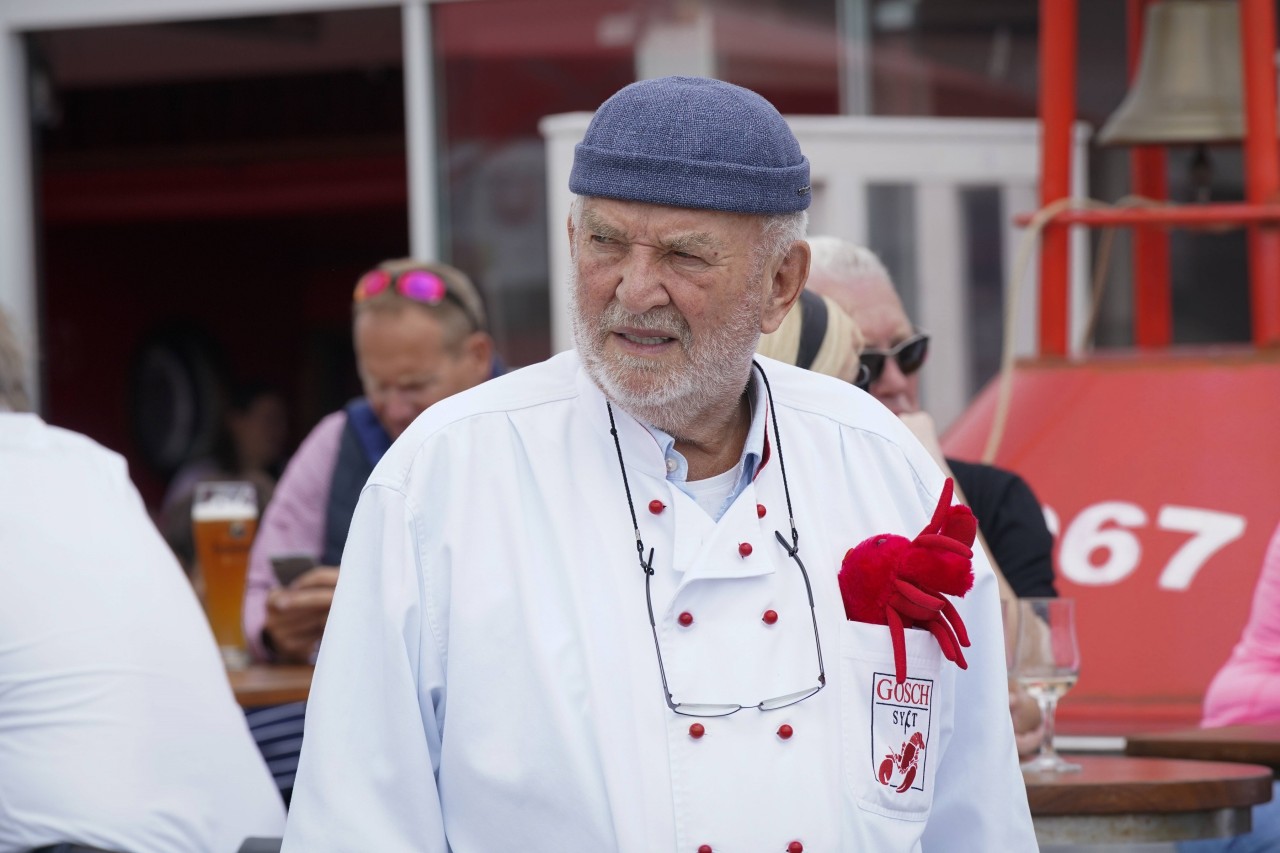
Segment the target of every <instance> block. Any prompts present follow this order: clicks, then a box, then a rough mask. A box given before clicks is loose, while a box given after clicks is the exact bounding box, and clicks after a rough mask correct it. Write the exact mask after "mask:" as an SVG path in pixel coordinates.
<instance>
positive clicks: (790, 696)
mask: <svg viewBox="0 0 1280 853" xmlns="http://www.w3.org/2000/svg"><path fill="white" fill-rule="evenodd" d="M751 366H752V367H753V368H755V369H756V370H758V371H759V372H760V378H761V379H762V380H764V387H765V393H766V394H767V395H768V399H769V412H770V414H771V415H772V416H773V437H774V442H775V443H776V444H777V447H778V468H779V469H780V470H781V472H782V489H783V492H784V493H785V494H786V496H787V517H788V518H789V519H791V544H790V545H788V544H787V540H786V539H785V538H784V537H783V535H782V532H781V531H778V530H775V531H774V535H775V536H777V537H778V543H779V544H780V545H782V547H783V549H784V550H785V551H786V552H787V556H788V557H790V558H791V559H793V560H795V561H796V565H797V566H798V567H799V568H800V576H801V577H802V578H804V589H805V593H806V594H807V595H808V596H809V617H810V619H811V620H812V622H813V646H814V649H816V650H817V654H818V683H817V684H816V685H815V686H813V687H810V688H808V689H806V690H800V691H797V692H795V693H787V694H785V695H782V696H775V697H773V698H771V699H762V700H760V701H759V702H758V703H756V704H755V705H739V704H738V703H736V702H728V703H722V704H712V703H706V702H677V701H676V700H675V697H673V696H672V695H671V688H670V687H669V686H668V684H667V669H666V667H665V666H664V665H663V663H662V644H661V643H659V642H658V625H657V621H656V620H655V619H654V617H653V593H652V591H651V586H652V581H653V573H654V568H653V549H652V548H650V549H649V559H648V560H646V559H645V557H644V540H643V539H641V538H640V525H639V522H637V521H636V507H635V502H634V501H632V499H631V487H630V485H628V483H627V466H626V465H625V464H624V463H623V461H622V444H621V442H620V441H619V440H618V427H617V424H615V423H614V420H613V405H612V404H610V403H609V402H607V401H606V403H605V408H606V409H607V410H608V412H609V427H610V432H611V433H612V434H613V445H614V447H615V448H616V449H617V451H618V467H619V468H621V469H622V488H623V489H624V490H625V491H626V493H627V507H628V508H629V509H630V510H631V523H632V526H633V527H634V529H635V532H636V556H637V558H638V559H639V561H640V568H641V569H643V570H644V598H645V604H646V605H648V608H649V627H650V629H652V631H653V648H654V650H655V651H656V652H657V653H658V675H659V676H661V678H662V693H663V695H664V696H665V697H666V700H667V707H668V708H670V709H671V710H672V711H674V712H675V713H677V714H681V715H683V716H686V717H727V716H729V715H730V714H736V713H737V712H739V711H741V710H742V709H743V708H756V709H758V710H760V711H776V710H778V709H779V708H786V707H788V706H791V705H795V704H796V703H798V702H803V701H804V700H805V699H808V698H809V697H810V696H813V695H814V694H815V693H817V692H818V691H819V690H821V689H822V688H824V687H826V686H827V671H826V668H825V667H824V666H823V664H822V641H821V640H820V639H819V637H818V610H817V608H816V607H815V606H814V603H813V586H812V584H810V583H809V573H808V572H807V571H806V570H805V567H804V563H803V562H802V561H801V560H800V534H799V533H798V532H796V524H795V513H794V512H793V511H792V509H791V488H790V487H789V486H788V485H787V466H786V463H785V462H784V461H783V456H782V438H781V436H779V435H778V413H777V411H776V410H775V409H774V406H773V389H772V388H770V387H769V378H768V377H767V376H765V373H764V369H763V368H761V367H760V365H759V364H758V363H757V362H752V365H751Z"/></svg>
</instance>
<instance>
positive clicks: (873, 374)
mask: <svg viewBox="0 0 1280 853" xmlns="http://www.w3.org/2000/svg"><path fill="white" fill-rule="evenodd" d="M928 353H929V336H928V335H926V334H917V335H912V336H911V337H909V338H907V339H906V340H905V341H903V342H902V343H900V344H898V345H897V346H895V347H893V348H892V349H889V350H871V349H868V350H863V351H862V355H861V359H862V366H863V367H864V368H866V370H865V371H862V372H860V375H859V376H858V379H859V380H860V381H859V382H858V387H859V388H862V389H864V390H865V389H867V388H869V387H871V385H872V384H873V383H875V382H876V381H877V380H878V379H879V378H880V377H881V376H882V375H883V374H884V367H885V359H886V358H892V359H894V360H895V361H897V362H898V369H899V370H901V371H902V373H903V375H904V376H910V375H911V374H913V373H915V372H916V371H917V370H919V369H920V368H921V366H922V365H923V364H924V359H925V356H926V355H928ZM864 379H865V384H863V383H862V381H861V380H864Z"/></svg>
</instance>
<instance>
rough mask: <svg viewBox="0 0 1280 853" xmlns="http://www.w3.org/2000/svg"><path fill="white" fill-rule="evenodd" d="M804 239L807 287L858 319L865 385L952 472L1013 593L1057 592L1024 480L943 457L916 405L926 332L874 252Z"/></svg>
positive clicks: (1044, 535)
mask: <svg viewBox="0 0 1280 853" xmlns="http://www.w3.org/2000/svg"><path fill="white" fill-rule="evenodd" d="M809 245H810V247H811V249H812V252H813V266H812V269H811V271H810V274H809V283H808V284H807V285H806V287H807V288H808V289H809V290H812V291H814V292H815V293H818V294H820V295H822V296H826V297H828V298H830V299H832V300H834V301H835V302H836V304H838V305H839V306H840V307H841V308H843V309H844V310H845V311H847V312H848V313H849V314H850V315H851V316H852V317H853V318H854V320H855V321H856V322H857V324H858V329H859V330H860V331H861V332H862V336H863V338H864V339H865V343H866V346H865V347H864V349H863V350H862V354H861V358H862V364H863V366H864V367H865V368H867V372H866V374H865V381H866V382H867V383H869V384H868V386H867V388H868V390H869V391H870V392H871V394H872V395H873V396H875V398H876V399H877V400H879V401H880V402H881V403H884V404H885V406H887V407H888V408H889V410H890V411H891V412H893V413H894V414H895V415H897V416H898V417H900V418H902V419H903V421H904V422H906V424H907V425H908V427H910V429H911V431H912V432H914V433H915V434H916V436H917V437H918V438H919V439H920V440H921V441H922V442H923V443H924V445H925V446H926V447H927V448H929V449H930V451H931V452H932V453H933V454H934V456H935V458H936V461H937V462H938V463H939V464H940V465H942V466H943V467H944V468H948V469H950V471H951V472H952V473H953V474H954V476H955V479H956V484H957V485H958V486H959V487H960V490H961V492H962V493H963V494H964V496H965V498H966V499H967V500H968V502H969V505H970V506H971V507H972V508H973V512H974V515H976V516H977V517H978V524H979V525H980V527H981V529H982V535H983V537H984V538H985V540H986V544H987V545H988V546H989V547H990V549H991V557H992V559H993V560H995V563H996V567H997V570H998V571H999V572H1001V573H1002V574H1003V576H1004V578H1005V580H1006V581H1008V584H1009V587H1010V589H1011V590H1012V592H1013V594H1014V595H1017V596H1019V597H1027V596H1053V595H1057V592H1056V591H1055V590H1054V587H1053V534H1051V533H1050V532H1049V528H1048V527H1047V526H1046V525H1045V520H1044V510H1043V509H1041V507H1040V502H1039V501H1038V500H1036V496H1035V494H1034V493H1033V492H1032V491H1031V487H1030V486H1028V485H1027V483H1026V481H1025V480H1023V479H1022V478H1021V477H1019V476H1018V475H1017V474H1014V473H1013V472H1012V471H1006V470H1004V469H1003V468H997V467H995V466H993V465H980V464H976V463H973V462H962V461H960V460H958V459H943V457H942V450H941V447H940V445H939V443H938V438H937V432H936V430H935V428H934V424H933V419H932V418H930V417H929V415H928V414H927V413H926V412H925V411H924V410H923V409H921V408H920V372H919V371H920V368H921V367H922V366H923V365H924V361H925V356H926V355H927V354H928V352H929V336H928V335H927V334H925V333H923V332H921V331H919V330H918V329H916V327H915V326H914V325H912V323H911V320H910V319H909V318H908V317H907V312H906V309H904V308H903V307H902V300H901V299H899V298H898V293H897V291H896V290H895V289H894V287H893V282H892V281H891V280H890V278H889V272H888V271H887V270H886V269H885V268H884V265H883V264H881V263H880V259H879V258H877V257H876V256H875V254H874V253H873V252H872V251H871V250H869V249H866V248H863V247H861V246H855V245H854V244H853V243H850V242H848V241H846V240H841V239H839V238H836V237H811V238H809Z"/></svg>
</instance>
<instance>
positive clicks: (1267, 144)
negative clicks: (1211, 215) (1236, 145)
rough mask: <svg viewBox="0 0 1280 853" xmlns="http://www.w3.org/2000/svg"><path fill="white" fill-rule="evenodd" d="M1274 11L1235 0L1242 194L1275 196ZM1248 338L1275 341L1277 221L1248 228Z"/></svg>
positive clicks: (1278, 322)
mask: <svg viewBox="0 0 1280 853" xmlns="http://www.w3.org/2000/svg"><path fill="white" fill-rule="evenodd" d="M1275 32H1276V10H1275V4H1274V2H1273V0H1240V42H1241V47H1242V50H1241V53H1242V54H1243V58H1244V104H1245V128H1246V131H1245V140H1244V159H1245V198H1246V199H1247V200H1248V201H1250V202H1252V203H1253V204H1264V203H1266V202H1275V201H1280V147H1278V146H1277V142H1276V65H1275V55H1276V36H1275ZM1249 274H1250V288H1249V293H1250V301H1251V306H1252V309H1253V342H1254V343H1255V344H1257V345H1258V346H1260V347H1261V346H1280V223H1277V222H1272V223H1270V224H1266V225H1262V224H1259V225H1254V226H1251V227H1250V228H1249Z"/></svg>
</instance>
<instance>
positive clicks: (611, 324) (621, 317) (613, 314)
mask: <svg viewBox="0 0 1280 853" xmlns="http://www.w3.org/2000/svg"><path fill="white" fill-rule="evenodd" d="M600 324H601V326H602V327H603V328H605V329H616V328H618V327H619V326H625V327H627V328H630V329H635V330H637V331H646V332H664V333H666V336H669V337H675V338H679V339H680V341H681V342H682V343H684V344H685V345H688V344H689V324H688V323H687V322H685V319H684V317H683V316H682V315H681V314H680V312H679V311H677V310H676V309H674V308H672V307H670V306H664V307H662V308H654V309H652V310H650V311H646V312H645V313H643V314H632V313H631V312H629V311H627V309H625V308H623V307H622V305H620V304H619V303H617V302H611V303H610V304H609V305H608V307H606V308H605V311H604V315H603V316H602V317H601V318H600Z"/></svg>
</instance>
